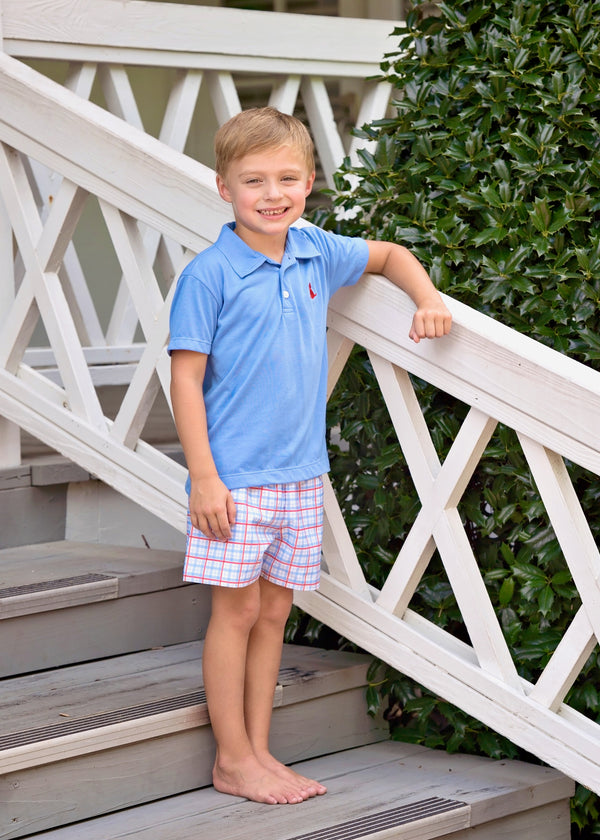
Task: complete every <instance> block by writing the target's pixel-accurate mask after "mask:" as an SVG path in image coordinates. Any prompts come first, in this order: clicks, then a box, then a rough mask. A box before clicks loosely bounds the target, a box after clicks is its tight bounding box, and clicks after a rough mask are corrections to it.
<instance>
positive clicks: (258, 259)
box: [215, 222, 320, 277]
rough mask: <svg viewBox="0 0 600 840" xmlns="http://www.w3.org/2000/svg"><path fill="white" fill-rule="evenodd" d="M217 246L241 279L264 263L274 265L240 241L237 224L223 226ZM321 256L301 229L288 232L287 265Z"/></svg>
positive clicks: (286, 245) (285, 260) (285, 254)
mask: <svg viewBox="0 0 600 840" xmlns="http://www.w3.org/2000/svg"><path fill="white" fill-rule="evenodd" d="M215 244H216V246H217V247H218V248H219V250H220V251H221V252H222V254H223V255H224V257H225V258H226V260H227V261H228V262H229V264H230V265H231V267H232V268H233V270H234V271H235V273H236V274H237V275H239V276H240V277H246V276H247V275H248V274H252V272H253V271H256V269H257V268H260V266H261V265H262V264H263V263H266V262H269V263H273V260H270V259H269V258H268V257H265V255H264V254H261V253H260V252H259V251H253V250H252V248H250V247H249V246H248V245H246V243H245V242H244V241H243V239H240V237H239V236H237V235H236V233H235V222H228V223H227V224H226V225H223V227H222V229H221V233H220V234H219V238H218V239H217V241H216V243H215ZM319 254H320V251H319V250H318V249H317V248H316V247H315V245H314V243H313V242H311V241H310V239H308V238H307V237H306V236H304V234H303V233H302V229H301V228H295V227H291V228H290V229H289V230H288V235H287V239H286V243H285V253H284V256H283V260H284V262H285V263H288V264H289V263H292V262H295V261H296V260H297V259H309V258H311V257H318V256H319ZM273 264H275V263H273Z"/></svg>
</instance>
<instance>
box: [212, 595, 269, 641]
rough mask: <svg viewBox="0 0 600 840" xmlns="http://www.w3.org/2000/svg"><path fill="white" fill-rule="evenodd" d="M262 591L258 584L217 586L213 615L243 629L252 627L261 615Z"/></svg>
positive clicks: (213, 602)
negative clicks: (229, 586) (238, 586)
mask: <svg viewBox="0 0 600 840" xmlns="http://www.w3.org/2000/svg"><path fill="white" fill-rule="evenodd" d="M260 603H261V602H260V592H259V589H258V586H257V585H256V584H250V586H244V587H242V588H239V589H238V588H228V587H215V588H214V590H213V597H212V616H213V617H216V618H221V619H223V620H225V621H227V622H228V623H229V624H230V626H237V627H239V628H240V629H241V630H244V629H245V630H249V629H251V628H252V627H253V626H254V625H255V624H256V622H257V621H258V618H259V615H260Z"/></svg>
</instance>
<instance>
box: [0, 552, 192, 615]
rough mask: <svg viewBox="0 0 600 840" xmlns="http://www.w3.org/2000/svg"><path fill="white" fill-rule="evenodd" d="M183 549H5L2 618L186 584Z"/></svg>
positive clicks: (0, 570)
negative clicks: (183, 579) (184, 580)
mask: <svg viewBox="0 0 600 840" xmlns="http://www.w3.org/2000/svg"><path fill="white" fill-rule="evenodd" d="M182 568H183V555H182V553H181V552H179V551H167V550H161V549H147V548H133V547H129V546H113V545H99V544H96V543H84V542H75V541H70V540H60V541H57V542H50V543H40V544H37V545H25V546H18V547H15V548H5V549H1V550H0V618H4V619H7V618H13V617H15V616H22V615H27V614H32V613H36V612H43V611H48V610H57V609H61V608H65V607H72V606H77V605H80V604H86V603H92V602H95V601H99V600H106V599H111V598H124V597H129V596H131V595H138V594H141V593H146V592H156V591H158V590H162V589H169V588H174V587H178V586H182V585H183V583H182Z"/></svg>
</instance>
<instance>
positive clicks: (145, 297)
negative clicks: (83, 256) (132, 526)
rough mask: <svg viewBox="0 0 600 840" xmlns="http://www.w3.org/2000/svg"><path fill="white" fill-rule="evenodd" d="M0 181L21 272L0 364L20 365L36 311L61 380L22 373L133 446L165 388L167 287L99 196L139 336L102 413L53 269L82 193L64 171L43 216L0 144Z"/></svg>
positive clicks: (134, 230) (131, 223) (133, 231)
mask: <svg viewBox="0 0 600 840" xmlns="http://www.w3.org/2000/svg"><path fill="white" fill-rule="evenodd" d="M0 184H1V186H2V192H3V196H4V199H5V203H6V207H7V212H8V215H9V218H10V220H11V224H12V228H13V231H14V235H15V238H16V241H17V244H18V247H19V254H20V258H21V260H22V262H23V268H24V275H23V279H22V282H21V284H20V286H19V289H18V291H17V293H16V295H15V299H14V302H13V304H12V306H11V309H10V312H9V313H8V315H7V317H6V318H5V321H4V328H3V335H2V338H1V340H0V366H2V367H3V368H5V369H6V370H7V371H8V372H10V373H12V374H15V375H16V374H17V372H19V371H20V374H21V376H23V373H24V370H23V367H22V365H21V362H22V359H23V355H24V352H25V349H26V348H27V346H28V343H29V341H30V339H31V336H32V334H33V331H34V329H35V326H36V323H37V320H38V316H39V317H41V319H42V322H43V324H44V327H45V329H46V333H47V335H48V337H49V341H50V345H51V348H52V350H53V351H54V355H55V359H56V363H57V367H58V370H59V372H60V375H61V379H62V382H63V388H59V387H57V386H56V385H54V384H53V383H51V382H50V381H49V380H48V379H47V378H46V377H44V376H43V375H41V374H38V373H36V372H35V371H32V370H30V369H27V370H26V371H25V375H26V377H27V378H28V381H29V382H30V383H33V382H35V387H36V389H37V390H38V392H41V393H43V394H44V395H45V396H46V397H48V398H50V399H51V400H52V401H53V402H57V401H59V402H60V403H61V404H62V405H63V407H68V408H70V410H71V411H72V412H73V414H74V415H76V416H77V417H79V418H81V419H83V420H85V421H86V422H87V423H89V424H90V425H91V426H93V427H94V428H95V429H96V430H97V431H100V432H101V433H105V434H106V435H107V436H108V437H109V438H112V439H113V440H114V441H116V442H118V443H122V444H124V445H126V446H128V447H129V448H134V447H135V445H136V444H137V442H138V439H139V435H140V433H141V430H142V428H143V426H144V424H145V422H146V419H147V416H148V413H149V411H150V409H151V408H152V405H153V403H154V399H155V397H156V394H157V392H158V389H159V387H160V385H161V384H162V387H163V390H164V392H165V395H167V398H168V392H169V369H168V359H167V357H166V353H165V345H166V341H167V338H168V314H169V306H170V301H171V294H172V292H170V293H169V295H168V296H167V299H166V300H163V297H162V295H161V292H160V289H159V284H158V281H157V279H156V276H155V274H154V271H153V268H152V265H151V263H150V258H149V257H148V254H147V251H146V247H145V243H144V242H143V239H142V236H141V234H140V231H139V227H138V224H137V222H136V221H135V220H134V219H132V218H131V217H130V216H128V215H126V214H125V213H122V212H121V211H119V210H118V209H116V208H115V207H113V206H111V205H109V204H108V203H106V202H101V208H102V212H103V214H104V217H105V219H106V222H107V226H108V229H109V233H110V235H111V238H112V241H113V245H114V248H115V252H116V254H117V257H118V259H119V262H120V264H121V267H122V268H123V278H124V282H126V283H127V288H128V292H129V295H130V297H131V300H132V301H133V303H134V307H135V313H136V321H137V320H139V323H140V325H141V327H142V330H143V331H144V333H145V336H146V339H147V341H146V344H145V348H144V351H143V353H142V356H141V359H140V361H139V363H138V365H137V367H136V370H135V373H134V375H133V377H132V381H131V383H130V385H129V387H128V390H127V393H126V396H125V398H124V400H123V403H122V405H121V407H120V410H119V413H118V415H117V417H116V418H115V420H114V422H112V423H111V422H110V421H109V420H108V419H107V418H105V417H104V415H103V412H102V409H101V406H100V402H99V400H98V396H97V394H96V390H95V388H94V385H93V382H92V377H91V375H90V371H89V368H88V364H87V361H86V358H85V354H84V350H83V347H82V345H81V341H80V338H79V335H78V331H77V328H76V324H75V320H74V317H73V314H72V312H71V310H70V308H69V303H68V300H67V297H66V295H65V293H64V289H63V287H62V284H61V282H60V279H59V276H58V271H59V268H60V266H61V264H62V260H63V257H64V254H65V252H66V249H67V247H68V246H69V244H70V243H71V241H72V237H73V234H74V231H75V228H76V226H77V223H78V221H79V218H80V215H81V212H82V209H83V206H84V203H85V201H86V199H87V193H86V191H85V190H83V189H82V188H80V187H78V186H77V185H75V184H73V183H72V182H70V181H68V180H67V179H63V180H62V182H61V185H60V187H59V189H58V190H57V192H56V195H55V197H54V200H53V202H52V204H51V206H50V208H49V211H48V213H47V217H46V220H45V223H42V220H41V218H40V214H39V211H38V209H37V207H36V202H35V199H34V194H33V190H32V188H31V185H30V183H29V181H28V178H27V172H26V167H25V166H24V164H23V161H22V159H21V157H20V155H19V154H18V153H16V152H15V151H13V150H11V149H10V148H8V147H6V146H4V145H2V146H1V148H0Z"/></svg>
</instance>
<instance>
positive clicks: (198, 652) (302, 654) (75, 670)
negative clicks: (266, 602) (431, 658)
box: [0, 641, 369, 749]
mask: <svg viewBox="0 0 600 840" xmlns="http://www.w3.org/2000/svg"><path fill="white" fill-rule="evenodd" d="M202 645H203V642H201V641H197V642H187V643H183V644H179V645H172V646H170V647H165V648H157V649H154V650H147V651H141V652H139V653H133V654H127V655H123V656H117V657H112V658H110V659H105V660H100V661H97V662H89V663H84V664H80V665H72V666H68V667H65V668H61V669H59V670H57V671H47V672H42V673H38V674H30V675H26V676H20V677H13V678H10V679H5V680H4V681H3V683H2V694H1V697H0V749H1V747H2V743H3V739H6V737H7V736H9V735H10V736H14V735H16V734H18V733H21V732H22V733H26V732H28V731H30V730H37V729H39V728H45V727H51V728H53V729H55V732H56V735H55V737H60V736H61V724H65V725H64V727H63V728H64V729H65V730H68V729H69V726H67V725H66V724H67V723H68V724H72V722H73V721H77V720H85V721H86V722H89V726H87V728H89V729H92V728H94V727H95V724H94V718H95V716H101V715H106V714H107V713H112V712H117V713H118V712H119V710H127V709H134V710H135V708H136V707H141V706H144V705H145V704H153V703H158V702H160V701H168V700H170V699H173V698H180V697H186V696H189V697H190V704H193V703H194V695H197V694H198V692H201V691H202V689H203V682H202V668H201V658H202ZM368 661H369V659H368V657H366V656H363V655H360V654H352V653H340V652H338V651H331V652H329V651H321V650H317V649H315V648H305V647H300V646H296V645H285V646H284V653H283V657H282V663H281V671H280V686H281V688H280V690H279V694H278V695H277V698H276V702H277V703H278V704H279V705H283V704H288V703H293V702H298V701H299V700H302V699H308V698H309V697H313V696H317V695H319V694H323V693H331V692H335V691H341V690H344V689H346V688H352V687H356V686H360V685H363V684H364V681H365V675H366V668H367V665H368ZM195 702H204V700H203V698H202V699H200V700H198V699H196V701H195ZM84 728H86V727H84ZM12 740H13V739H11V741H12ZM5 749H6V747H5Z"/></svg>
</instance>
